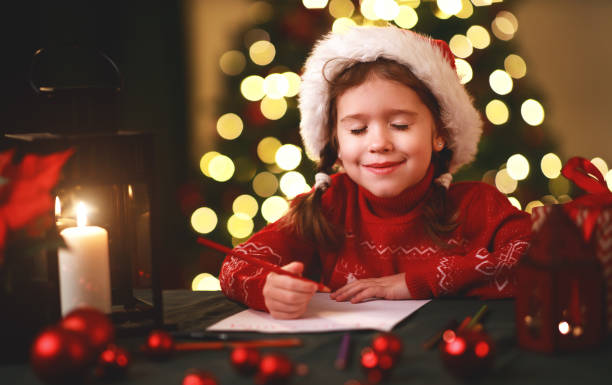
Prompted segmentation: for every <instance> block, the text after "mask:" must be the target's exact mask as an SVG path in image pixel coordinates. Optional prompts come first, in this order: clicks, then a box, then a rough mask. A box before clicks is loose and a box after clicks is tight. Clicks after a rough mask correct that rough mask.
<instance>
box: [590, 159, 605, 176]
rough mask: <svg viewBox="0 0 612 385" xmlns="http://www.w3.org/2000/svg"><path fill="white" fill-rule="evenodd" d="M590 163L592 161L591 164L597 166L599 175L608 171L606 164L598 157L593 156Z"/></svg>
mask: <svg viewBox="0 0 612 385" xmlns="http://www.w3.org/2000/svg"><path fill="white" fill-rule="evenodd" d="M591 163H593V165H594V166H595V167H597V169H598V170H599V172H600V173H601V175H606V174H607V173H608V164H607V163H606V161H605V160H603V159H601V158H600V157H595V158H593V159H591Z"/></svg>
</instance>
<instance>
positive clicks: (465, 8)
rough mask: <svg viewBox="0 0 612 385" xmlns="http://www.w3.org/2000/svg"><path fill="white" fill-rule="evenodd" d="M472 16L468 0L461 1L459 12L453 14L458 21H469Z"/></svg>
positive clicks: (471, 7)
mask: <svg viewBox="0 0 612 385" xmlns="http://www.w3.org/2000/svg"><path fill="white" fill-rule="evenodd" d="M473 14H474V7H473V6H472V3H471V2H470V0H461V10H460V11H459V12H457V13H456V14H455V16H457V17H458V18H460V19H469V18H470V17H471V16H472V15H473Z"/></svg>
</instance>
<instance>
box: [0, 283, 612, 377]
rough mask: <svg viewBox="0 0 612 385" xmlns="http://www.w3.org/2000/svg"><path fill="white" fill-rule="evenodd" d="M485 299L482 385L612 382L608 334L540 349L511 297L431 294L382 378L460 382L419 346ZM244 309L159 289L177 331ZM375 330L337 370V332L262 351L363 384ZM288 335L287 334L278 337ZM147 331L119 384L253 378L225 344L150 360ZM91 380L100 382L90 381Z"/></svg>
mask: <svg viewBox="0 0 612 385" xmlns="http://www.w3.org/2000/svg"><path fill="white" fill-rule="evenodd" d="M483 304H487V306H488V307H489V310H488V312H487V315H486V318H485V319H484V325H485V329H486V330H487V332H488V333H489V334H490V336H491V337H492V339H493V340H494V342H495V349H496V359H495V363H494V366H493V368H492V370H491V372H490V373H489V374H488V375H487V376H486V377H484V378H483V379H482V380H481V381H480V382H479V383H480V384H521V385H527V384H555V385H559V384H572V385H575V384H583V385H587V384H589V385H591V384H612V339H611V338H608V339H607V340H606V342H605V343H604V344H603V345H602V346H600V347H598V348H597V349H594V350H590V351H586V352H579V353H565V354H554V355H549V354H540V353H534V352H529V351H525V350H522V349H520V348H519V347H518V346H517V345H516V339H515V323H514V301H513V300H487V301H483V300H477V299H436V300H433V301H431V302H429V303H428V304H427V305H425V306H423V307H422V308H421V309H419V310H418V311H417V312H416V313H414V314H412V315H411V316H410V317H408V318H407V319H405V320H403V321H402V322H401V323H400V324H398V325H397V326H396V327H395V328H394V329H393V333H395V334H396V335H397V336H398V337H400V338H401V340H402V341H403V346H404V352H403V355H402V357H401V359H400V361H399V362H398V364H397V366H396V367H395V368H394V370H393V372H392V373H391V376H390V377H389V378H388V379H387V380H386V381H385V382H384V383H383V384H411V385H416V384H427V385H431V384H438V385H439V384H465V382H462V381H460V380H459V379H456V378H454V377H453V376H452V375H451V374H450V373H449V372H448V371H447V370H446V369H445V368H444V366H443V364H442V361H441V360H440V357H439V353H438V350H437V349H432V350H424V349H423V348H422V344H423V342H424V341H425V340H427V339H428V338H429V337H430V336H432V335H434V334H435V333H436V332H437V331H439V330H440V329H442V328H443V327H444V325H446V324H447V323H448V322H449V320H451V319H453V318H454V319H457V320H461V319H463V318H464V317H465V316H468V315H473V314H474V313H475V312H476V311H477V310H478V309H479V308H480V307H481V306H482V305H483ZM242 310H244V307H243V306H242V305H240V304H237V303H235V302H233V301H230V300H228V299H227V298H225V297H224V296H223V294H222V293H220V292H190V291H185V290H171V291H165V292H164V316H165V321H166V322H167V323H171V324H175V325H177V326H178V328H179V330H202V329H204V328H205V327H207V326H209V325H211V324H213V323H214V322H216V321H218V320H220V319H222V318H224V317H227V316H229V315H231V314H234V313H236V312H239V311H242ZM376 333H377V332H375V331H365V330H364V331H352V332H351V337H352V354H351V362H350V365H349V367H348V368H347V369H346V370H342V371H341V370H336V369H335V368H334V366H333V362H334V360H335V358H336V354H337V352H338V347H339V345H340V341H341V339H342V335H343V333H342V332H326V333H312V334H297V335H293V336H294V337H299V338H301V339H302V341H303V345H302V346H301V347H296V348H267V349H262V352H264V353H265V352H278V353H282V354H285V355H286V356H287V357H289V358H290V359H291V360H292V362H293V363H295V364H300V363H303V364H306V365H307V366H308V368H309V371H308V373H307V374H306V375H303V376H297V375H294V376H293V377H292V379H291V382H290V383H291V384H292V385H300V384H304V385H306V384H308V385H310V384H317V385H325V384H334V385H343V384H345V382H347V381H348V380H351V379H356V380H361V381H363V382H364V383H365V376H364V374H363V372H362V370H361V368H360V365H359V352H360V350H361V349H362V348H364V347H366V346H368V345H369V344H370V342H371V340H372V337H373V336H375V335H376ZM241 334H244V336H245V337H250V338H253V337H257V336H259V337H262V338H269V337H272V336H274V335H267V334H266V335H261V334H257V333H241ZM277 336H278V337H288V335H277ZM143 342H144V337H138V338H137V337H131V338H125V339H121V340H119V341H118V344H119V345H120V346H124V347H126V348H128V349H129V350H131V351H133V356H132V366H131V368H130V371H129V374H128V376H127V377H126V378H125V379H123V380H120V381H117V382H116V383H118V384H130V385H132V384H133V385H136V384H142V385H145V384H146V385H155V384H160V385H161V384H164V385H169V384H181V382H182V379H183V377H184V375H185V373H186V372H187V371H188V370H190V369H194V368H195V369H201V370H207V371H210V372H212V373H213V374H214V375H215V376H216V378H217V380H218V384H219V385H222V384H232V385H234V384H237V385H240V384H245V385H246V384H250V385H252V384H255V381H254V379H253V378H250V377H242V376H240V375H238V374H237V373H236V372H235V371H234V370H233V369H232V367H231V366H230V362H229V350H222V351H199V352H180V353H177V354H176V355H175V356H174V357H172V358H171V359H169V360H167V361H163V362H152V361H149V360H147V359H146V357H144V356H143V355H142V354H140V353H138V351H137V347H138V346H139V345H140V344H142V343H143ZM90 383H92V384H97V383H100V384H101V383H103V382H102V381H100V380H92V381H91V382H90ZM9 384H10V385H21V384H24V385H26V384H27V385H36V384H42V382H41V381H39V380H38V379H37V378H36V375H35V374H34V372H33V371H32V370H31V369H30V367H29V366H28V365H27V364H21V365H8V366H7V365H4V366H0V385H9Z"/></svg>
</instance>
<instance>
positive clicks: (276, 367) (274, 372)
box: [255, 353, 293, 385]
mask: <svg viewBox="0 0 612 385" xmlns="http://www.w3.org/2000/svg"><path fill="white" fill-rule="evenodd" d="M292 373H293V364H292V363H291V361H290V360H289V359H288V358H287V357H285V356H283V355H280V354H275V353H271V354H266V355H264V356H263V357H262V358H261V360H260V361H259V371H258V372H257V375H256V377H255V382H256V383H257V384H259V385H284V384H286V383H287V382H289V379H290V378H291V374H292Z"/></svg>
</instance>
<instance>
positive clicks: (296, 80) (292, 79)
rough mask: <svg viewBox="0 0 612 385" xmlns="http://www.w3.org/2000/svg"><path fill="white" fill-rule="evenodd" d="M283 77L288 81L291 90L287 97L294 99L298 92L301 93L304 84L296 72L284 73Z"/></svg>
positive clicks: (286, 94) (288, 90) (288, 91)
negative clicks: (301, 86)
mask: <svg viewBox="0 0 612 385" xmlns="http://www.w3.org/2000/svg"><path fill="white" fill-rule="evenodd" d="M283 76H284V77H285V78H286V79H287V83H288V84H289V89H287V92H286V93H285V96H287V97H292V96H295V95H297V94H298V92H300V84H301V83H302V79H301V78H300V75H298V74H296V73H295V72H291V71H288V72H283Z"/></svg>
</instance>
